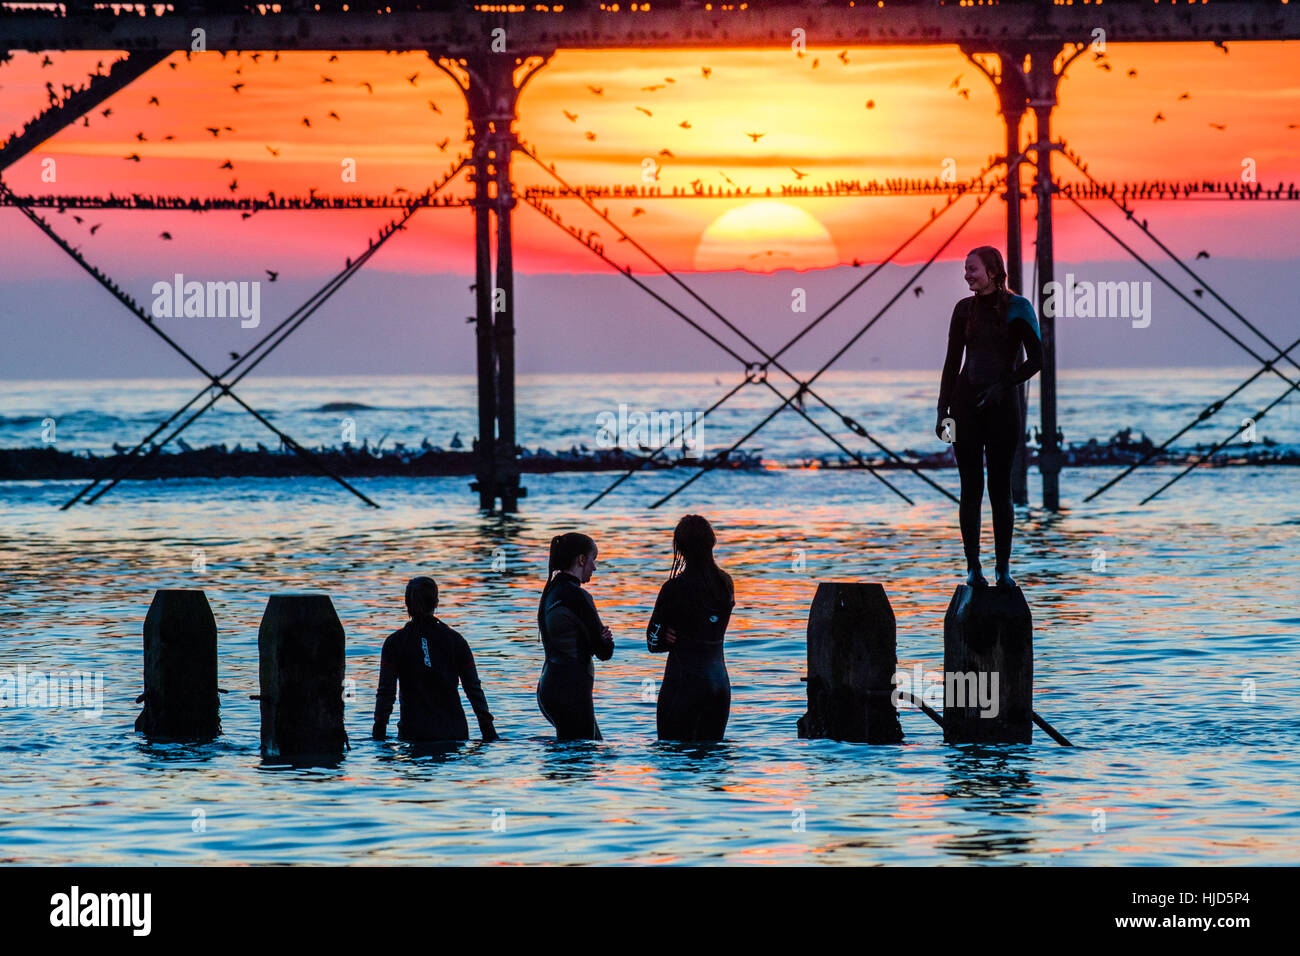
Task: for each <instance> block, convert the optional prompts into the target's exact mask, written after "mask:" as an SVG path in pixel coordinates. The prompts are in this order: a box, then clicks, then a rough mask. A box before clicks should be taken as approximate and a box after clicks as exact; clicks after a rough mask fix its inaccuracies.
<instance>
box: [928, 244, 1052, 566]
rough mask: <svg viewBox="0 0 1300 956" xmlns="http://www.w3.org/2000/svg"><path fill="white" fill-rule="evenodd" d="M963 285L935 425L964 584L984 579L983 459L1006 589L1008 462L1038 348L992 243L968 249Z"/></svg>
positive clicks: (1024, 303)
mask: <svg viewBox="0 0 1300 956" xmlns="http://www.w3.org/2000/svg"><path fill="white" fill-rule="evenodd" d="M966 284H967V285H968V286H969V287H970V290H971V292H973V293H974V294H973V295H970V296H967V297H966V298H964V299H961V300H960V301H958V303H957V305H956V307H955V308H954V309H953V310H952V321H951V322H950V323H949V327H948V354H947V356H946V357H945V359H944V363H943V379H942V381H941V383H940V385H939V408H938V416H937V421H936V422H935V426H934V431H935V434H936V435H938V436H939V438H940V439H942V440H943V441H949V442H952V446H953V453H954V454H955V456H956V458H957V470H958V472H959V474H960V475H961V507H960V516H961V540H962V547H963V549H964V550H965V552H966V570H967V577H966V583H967V584H970V585H973V586H976V587H987V586H988V581H986V580H985V579H984V575H983V573H982V569H981V567H980V511H981V510H982V508H983V504H984V462H985V459H986V458H987V461H988V482H989V506H990V507H991V509H992V511H993V546H994V557H995V561H996V564H995V569H996V580H997V585H998V587H1007V588H1010V587H1015V584H1016V582H1015V581H1014V580H1012V578H1011V571H1010V568H1009V564H1010V560H1011V531H1012V525H1013V523H1014V517H1015V513H1014V511H1013V510H1012V506H1011V465H1012V462H1013V461H1014V459H1015V454H1016V446H1017V445H1018V444H1019V442H1020V433H1021V430H1022V429H1023V428H1024V421H1025V405H1024V395H1023V393H1022V391H1021V389H1020V384H1021V383H1022V382H1025V381H1028V380H1029V379H1030V378H1031V377H1032V376H1033V375H1035V374H1036V373H1037V372H1038V371H1039V369H1041V368H1042V367H1043V349H1042V343H1041V340H1040V334H1039V331H1038V319H1037V317H1036V316H1035V315H1034V307H1033V306H1032V305H1030V303H1029V300H1028V299H1026V298H1025V297H1024V296H1020V295H1015V294H1013V293H1012V292H1011V291H1010V290H1008V289H1007V270H1006V267H1005V266H1004V265H1003V264H1002V254H1001V253H1000V252H998V250H996V249H994V248H993V247H992V246H980V247H979V248H977V249H972V250H971V251H970V253H969V254H968V255H967V256H966ZM1022 347H1023V348H1024V350H1025V355H1026V357H1027V358H1026V361H1024V362H1021V361H1020V350H1021V348H1022ZM963 351H964V352H965V355H966V360H965V363H964V364H962V353H963ZM959 365H960V366H961V371H960V372H958V371H957V369H958V366H959ZM950 426H951V427H950Z"/></svg>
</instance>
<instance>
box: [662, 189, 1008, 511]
mask: <svg viewBox="0 0 1300 956" xmlns="http://www.w3.org/2000/svg"><path fill="white" fill-rule="evenodd" d="M992 195H993V193H992V192H989V193H987V194H985V195H984V196H983V197H981V198H980V199H979V200H977V201H976V203H975V208H974V209H972V210H971V211H970V212H969V213H967V215H966V218H965V219H963V220H962V221H961V222H960V223H959V224H958V226H957V228H956V229H954V230H953V232H952V234H951V235H949V236H948V238H947V239H945V240H944V241H943V244H942V245H941V246H939V248H938V249H936V250H935V251H934V252H933V254H931V256H930V258H929V259H927V260H926V261H925V262H924V263H923V264H922V265H921V268H920V269H918V270H917V271H916V273H915V274H913V275H912V276H911V277H910V278H909V279H908V281H907V282H905V283H904V284H903V286H902V287H901V288H900V289H899V290H898V291H897V292H896V293H894V295H893V297H892V298H890V300H889V301H888V302H886V303H885V304H884V305H883V306H882V307H881V308H880V310H879V311H878V312H876V314H875V315H874V316H872V317H871V319H870V321H868V322H867V324H866V325H864V326H863V327H862V328H861V329H859V330H858V332H857V334H856V335H854V336H853V338H851V339H849V341H848V342H847V343H845V345H844V346H843V348H841V349H840V350H839V351H838V352H836V353H835V354H834V355H833V356H831V358H830V359H828V360H827V362H826V363H825V364H824V365H823V366H822V367H821V368H820V369H818V370H817V372H816V373H815V374H814V375H813V376H812V377H811V378H809V379H808V383H809V384H811V383H812V382H814V381H816V380H817V379H818V378H820V377H821V375H822V374H823V373H825V372H826V370H827V369H829V368H830V367H831V366H832V365H834V364H835V363H836V362H837V361H839V359H840V358H841V356H843V355H844V353H845V352H847V351H848V350H849V349H850V348H852V346H853V345H854V343H856V342H857V341H858V339H860V338H861V337H862V336H863V335H865V334H866V332H867V330H868V329H870V328H871V327H872V326H873V325H875V324H876V322H878V321H879V320H880V318H881V316H883V315H884V314H885V312H886V311H888V310H889V309H890V308H891V307H892V306H893V304H894V303H895V302H897V301H898V300H899V298H900V297H901V296H902V295H903V293H904V292H906V291H907V290H908V289H909V288H910V287H911V285H912V283H913V282H915V281H916V280H917V279H919V278H920V277H921V276H922V275H923V274H924V273H925V271H926V270H927V269H929V268H930V266H931V265H933V264H934V261H935V260H936V259H937V258H939V254H940V253H941V252H943V250H944V249H946V248H947V247H948V246H949V244H950V243H951V242H952V241H953V240H954V239H956V238H957V236H958V235H959V234H960V233H961V231H962V230H963V229H965V228H966V226H967V225H968V224H969V223H970V221H971V220H972V219H973V218H975V215H976V214H977V213H978V212H979V211H980V210H981V209H983V208H984V204H985V203H986V202H987V201H988V200H989V197H990V196H992ZM789 403H790V399H788V398H787V399H786V400H785V404H784V405H781V406H780V407H778V408H775V409H773V410H772V412H771V413H770V414H769V415H768V416H767V417H766V418H764V419H763V420H762V421H761V422H759V424H758V425H756V426H755V427H754V428H753V429H751V430H750V432H749V433H748V434H746V435H745V436H744V437H742V438H741V439H740V441H738V442H736V443H735V444H734V445H732V446H731V447H730V448H729V449H727V450H726V451H723V452H721V453H720V454H719V455H717V456H715V457H714V458H712V459H710V460H709V461H708V462H705V464H704V465H703V466H702V467H701V469H700V470H699V471H698V472H696V473H695V474H694V475H692V476H691V477H690V478H688V479H687V480H686V481H684V482H683V483H682V484H680V485H678V486H677V488H675V489H674V490H673V491H670V492H669V493H668V494H666V495H664V496H663V497H662V498H660V499H659V500H658V501H656V502H655V503H654V504H652V505H651V506H650V507H651V508H657V507H659V506H660V505H661V504H664V503H665V502H667V501H668V500H669V499H671V498H673V497H674V496H675V495H677V494H679V493H680V492H682V491H684V490H685V489H686V488H688V487H689V486H690V485H691V484H693V483H694V482H695V481H696V480H697V479H698V478H700V477H701V476H702V475H703V474H704V473H705V472H707V471H712V470H713V469H714V468H716V467H717V466H718V465H719V464H721V463H722V462H723V461H724V460H725V459H726V457H727V456H728V455H730V454H731V453H732V452H733V451H735V450H736V449H737V448H739V447H740V446H741V445H742V444H743V443H744V442H746V441H748V440H749V439H750V438H752V437H753V436H754V435H755V434H756V433H757V432H758V431H759V429H761V428H762V427H763V426H764V425H766V424H767V423H768V422H770V421H771V420H772V419H773V418H775V417H776V416H777V414H778V413H779V412H780V411H781V409H782V408H784V407H785V405H788V404H789ZM927 480H928V479H927ZM931 484H934V482H931ZM935 487H939V486H938V485H936V486H935ZM940 490H942V491H943V492H944V494H946V495H947V496H948V497H949V498H951V499H952V500H953V501H956V500H957V499H956V497H955V496H954V495H953V494H952V492H950V491H948V490H947V489H946V488H941V489H940Z"/></svg>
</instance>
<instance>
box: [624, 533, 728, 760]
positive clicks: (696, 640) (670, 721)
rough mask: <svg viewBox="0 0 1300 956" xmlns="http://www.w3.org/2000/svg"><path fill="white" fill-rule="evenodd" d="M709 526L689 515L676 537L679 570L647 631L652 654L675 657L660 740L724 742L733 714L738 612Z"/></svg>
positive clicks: (663, 691)
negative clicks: (731, 661)
mask: <svg viewBox="0 0 1300 956" xmlns="http://www.w3.org/2000/svg"><path fill="white" fill-rule="evenodd" d="M716 543H717V537H716V536H715V535H714V533H713V527H712V526H711V525H710V524H709V522H708V519H706V518H703V517H701V516H700V515H686V516H685V517H684V518H682V520H681V521H679V522H677V529H676V530H675V531H674V532H673V566H672V571H671V572H670V575H669V578H668V580H667V581H665V582H664V584H663V587H661V588H660V589H659V597H658V599H657V600H656V601H655V607H654V612H653V613H652V614H651V615H650V623H649V625H647V627H646V646H647V647H648V648H649V650H650V652H651V653H652V654H661V653H663V652H664V651H667V652H668V664H667V666H666V667H665V668H664V682H663V685H662V686H661V687H660V688H659V707H658V710H657V712H656V724H657V725H658V731H659V739H660V740H721V739H722V735H723V734H724V733H725V732H726V729H727V717H728V716H729V714H730V711H731V680H730V678H729V677H728V676H727V663H726V661H725V660H724V659H723V656H722V636H723V634H725V633H726V630H727V623H728V622H729V621H730V620H731V610H732V608H733V607H735V606H736V591H735V586H734V585H733V584H732V582H731V576H730V575H728V574H727V572H726V571H723V570H722V569H721V568H720V567H718V565H717V564H716V563H715V562H714V560H713V546H714V545H715V544H716Z"/></svg>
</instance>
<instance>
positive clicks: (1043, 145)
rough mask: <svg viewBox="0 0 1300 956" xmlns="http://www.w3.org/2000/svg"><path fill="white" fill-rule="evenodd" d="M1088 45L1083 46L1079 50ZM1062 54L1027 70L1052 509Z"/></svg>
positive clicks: (1056, 483)
mask: <svg viewBox="0 0 1300 956" xmlns="http://www.w3.org/2000/svg"><path fill="white" fill-rule="evenodd" d="M1083 49H1084V48H1083V47H1082V46H1081V47H1080V50H1079V52H1082V50H1083ZM1059 52H1060V46H1059V45H1056V44H1053V45H1052V46H1048V47H1040V48H1038V49H1035V50H1033V51H1032V52H1031V53H1030V55H1029V69H1028V71H1027V73H1026V80H1027V81H1028V85H1029V105H1030V108H1031V109H1033V111H1034V117H1035V119H1036V123H1035V125H1036V127H1037V129H1036V133H1037V142H1036V143H1035V146H1034V149H1035V152H1036V154H1037V164H1036V165H1037V169H1036V175H1035V177H1034V195H1035V197H1036V199H1037V209H1038V253H1037V258H1038V288H1037V289H1036V290H1035V291H1036V293H1037V298H1036V300H1035V305H1034V308H1035V311H1037V313H1038V325H1039V328H1040V329H1041V330H1042V333H1043V370H1042V371H1041V372H1040V373H1039V376H1040V381H1041V387H1040V389H1039V393H1040V400H1039V405H1040V409H1041V412H1042V419H1041V427H1040V429H1039V431H1040V435H1039V443H1038V472H1039V474H1040V475H1041V476H1042V479H1043V507H1044V508H1045V509H1046V510H1048V511H1059V510H1060V508H1061V482H1060V475H1061V435H1060V430H1059V429H1058V428H1057V424H1056V317H1055V316H1054V315H1049V314H1048V311H1047V310H1046V309H1044V308H1043V305H1044V303H1045V301H1046V299H1047V295H1046V293H1045V291H1044V290H1046V289H1047V288H1048V286H1050V285H1051V283H1052V281H1053V279H1054V277H1055V272H1056V266H1055V259H1054V251H1053V248H1052V196H1053V194H1054V193H1055V192H1056V186H1055V184H1054V183H1053V182H1052V151H1053V150H1054V149H1056V148H1057V147H1056V145H1055V144H1053V143H1052V110H1053V109H1055V108H1056V87H1057V83H1058V82H1059V80H1060V74H1059V73H1057V72H1056V68H1055V65H1054V63H1055V60H1056V57H1057V54H1058V53H1059ZM1075 55H1076V56H1077V55H1078V54H1077V53H1076V54H1075ZM1071 59H1073V57H1071ZM1066 65H1068V62H1067V64H1066ZM1062 72H1064V68H1062Z"/></svg>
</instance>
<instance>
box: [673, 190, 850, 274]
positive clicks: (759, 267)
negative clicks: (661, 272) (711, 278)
mask: <svg viewBox="0 0 1300 956" xmlns="http://www.w3.org/2000/svg"><path fill="white" fill-rule="evenodd" d="M838 262H839V253H838V252H837V250H836V248H835V242H834V240H832V239H831V234H830V232H829V231H827V229H826V227H825V226H823V225H822V224H821V223H820V222H818V221H817V220H816V219H815V218H814V217H813V216H811V215H809V214H808V213H806V212H804V210H802V209H800V208H799V207H798V206H793V205H791V204H790V203H787V202H780V201H778V200H774V199H758V200H754V201H753V202H747V203H745V204H744V205H742V206H737V207H735V208H734V209H728V210H727V211H726V212H724V213H723V214H722V215H721V216H719V217H718V218H717V219H715V220H713V222H712V223H711V224H710V225H709V227H708V228H707V229H705V230H704V234H703V235H702V236H701V237H700V242H699V245H698V246H697V247H696V249H695V268H696V269H697V270H699V271H701V272H707V271H711V270H724V269H748V270H750V271H753V272H772V271H774V270H776V269H821V268H829V267H831V266H834V265H836V264H837V263H838Z"/></svg>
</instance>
